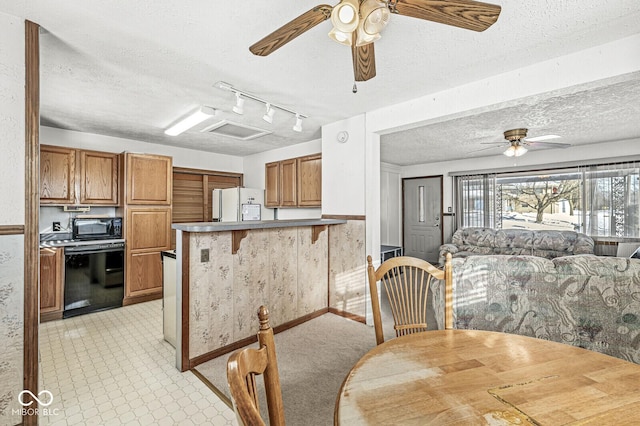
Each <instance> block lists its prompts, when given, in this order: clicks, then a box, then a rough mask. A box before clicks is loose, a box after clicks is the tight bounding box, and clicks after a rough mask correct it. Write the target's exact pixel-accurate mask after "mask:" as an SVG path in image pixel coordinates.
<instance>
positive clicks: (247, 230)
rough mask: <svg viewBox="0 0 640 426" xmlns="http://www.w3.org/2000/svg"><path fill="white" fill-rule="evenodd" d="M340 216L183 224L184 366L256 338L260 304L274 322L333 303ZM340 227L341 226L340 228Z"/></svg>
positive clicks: (299, 318)
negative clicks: (332, 267)
mask: <svg viewBox="0 0 640 426" xmlns="http://www.w3.org/2000/svg"><path fill="white" fill-rule="evenodd" d="M346 223H347V221H346V220H340V219H298V220H270V221H245V222H201V223H176V224H173V225H172V228H173V229H175V230H176V231H177V233H176V252H177V259H178V262H177V263H178V268H177V269H178V271H177V272H176V275H177V277H179V279H178V286H177V287H178V288H177V293H178V295H177V296H178V303H177V304H178V314H177V318H178V319H177V323H178V324H177V328H178V339H177V340H178V345H177V346H178V353H179V355H178V358H177V364H178V368H180V369H181V370H183V371H184V370H187V369H190V368H192V367H194V366H195V365H198V364H200V363H202V362H205V361H207V360H209V359H212V358H214V357H216V356H219V355H222V354H225V353H228V352H230V351H232V350H234V349H236V348H238V347H240V346H243V345H246V344H248V343H250V342H251V341H252V340H255V333H256V330H257V329H258V320H257V317H256V315H255V311H256V309H257V307H258V306H260V305H265V306H268V308H269V311H270V312H271V319H272V324H273V325H274V327H276V328H277V327H278V326H280V327H281V328H282V327H288V326H291V325H293V324H297V323H300V322H303V321H305V320H308V319H311V318H313V317H314V316H317V315H320V314H322V313H325V312H327V311H328V310H329V256H328V254H329V234H330V232H331V230H332V228H334V227H341V226H345V224H346ZM337 232H338V234H340V231H337Z"/></svg>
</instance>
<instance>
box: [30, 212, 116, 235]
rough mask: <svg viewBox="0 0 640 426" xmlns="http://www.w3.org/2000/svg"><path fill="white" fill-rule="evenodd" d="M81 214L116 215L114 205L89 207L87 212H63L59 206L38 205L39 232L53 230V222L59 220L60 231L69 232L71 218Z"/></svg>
mask: <svg viewBox="0 0 640 426" xmlns="http://www.w3.org/2000/svg"><path fill="white" fill-rule="evenodd" d="M81 216H108V217H114V216H116V208H115V207H91V210H89V211H88V212H65V211H64V209H63V208H62V207H61V206H55V207H54V206H51V207H40V227H39V229H40V233H41V234H42V233H49V232H53V222H60V227H61V228H60V232H71V219H73V218H74V217H81Z"/></svg>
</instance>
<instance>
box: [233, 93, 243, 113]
mask: <svg viewBox="0 0 640 426" xmlns="http://www.w3.org/2000/svg"><path fill="white" fill-rule="evenodd" d="M233 112H235V113H236V114H239V115H242V114H244V98H243V97H242V96H240V93H238V92H236V105H235V106H234V107H233Z"/></svg>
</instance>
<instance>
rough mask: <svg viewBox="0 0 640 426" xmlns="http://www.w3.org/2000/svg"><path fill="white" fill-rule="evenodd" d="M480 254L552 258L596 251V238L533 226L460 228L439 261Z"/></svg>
mask: <svg viewBox="0 0 640 426" xmlns="http://www.w3.org/2000/svg"><path fill="white" fill-rule="evenodd" d="M447 253H451V255H452V257H454V258H455V257H467V256H471V255H478V254H525V255H531V256H539V257H544V258H546V259H553V258H556V257H560V256H571V255H574V254H593V239H592V238H591V237H589V236H588V235H585V234H580V233H578V232H575V231H552V230H530V229H491V228H461V229H458V230H457V231H456V232H454V233H453V236H452V238H451V243H449V244H443V245H442V246H440V257H439V261H440V264H441V265H442V264H444V257H445V255H446V254H447Z"/></svg>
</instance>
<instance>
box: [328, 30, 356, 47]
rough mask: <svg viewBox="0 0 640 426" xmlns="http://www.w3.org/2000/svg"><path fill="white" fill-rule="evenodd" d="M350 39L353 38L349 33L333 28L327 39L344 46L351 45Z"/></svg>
mask: <svg viewBox="0 0 640 426" xmlns="http://www.w3.org/2000/svg"><path fill="white" fill-rule="evenodd" d="M352 37H353V36H352V35H351V33H344V32H342V31H340V30H337V29H335V28H332V29H331V31H329V38H331V40H333V41H335V42H336V43H340V44H344V45H345V46H351V45H352V43H353V41H352Z"/></svg>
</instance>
